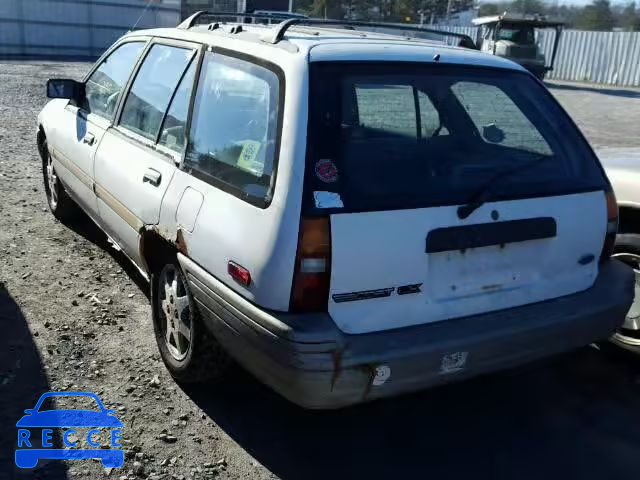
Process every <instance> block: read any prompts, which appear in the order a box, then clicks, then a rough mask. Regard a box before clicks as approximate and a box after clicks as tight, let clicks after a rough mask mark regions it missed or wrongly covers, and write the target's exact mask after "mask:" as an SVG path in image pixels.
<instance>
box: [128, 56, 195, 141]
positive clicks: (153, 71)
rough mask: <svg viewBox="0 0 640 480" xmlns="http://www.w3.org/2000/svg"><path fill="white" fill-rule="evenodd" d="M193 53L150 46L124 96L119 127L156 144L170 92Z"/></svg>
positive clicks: (175, 85)
mask: <svg viewBox="0 0 640 480" xmlns="http://www.w3.org/2000/svg"><path fill="white" fill-rule="evenodd" d="M193 56H194V50H192V49H187V48H178V47H172V46H168V45H160V44H157V45H153V46H152V47H151V49H150V50H149V53H148V54H147V56H146V58H145V59H144V61H143V63H142V66H141V67H140V70H139V71H138V74H137V75H136V78H135V80H134V81H133V85H132V86H131V90H130V92H129V94H128V95H127V99H126V101H125V104H124V107H123V109H122V115H121V117H120V125H122V126H123V127H125V128H128V129H129V130H131V131H133V132H135V133H137V134H138V135H142V136H143V137H145V138H148V139H149V140H153V141H154V142H155V140H156V138H157V137H158V132H159V130H160V125H161V124H162V120H163V118H164V114H165V112H166V110H167V107H168V106H169V102H170V101H171V98H172V96H173V92H174V91H175V90H176V87H177V86H178V82H179V81H180V79H181V78H182V74H183V73H184V71H185V69H186V68H187V66H188V65H189V62H190V61H191V59H192V58H193Z"/></svg>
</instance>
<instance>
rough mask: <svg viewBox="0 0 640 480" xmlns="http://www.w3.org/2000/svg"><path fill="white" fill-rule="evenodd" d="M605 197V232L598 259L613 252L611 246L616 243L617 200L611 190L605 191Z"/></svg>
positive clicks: (604, 258) (605, 257) (602, 258)
mask: <svg viewBox="0 0 640 480" xmlns="http://www.w3.org/2000/svg"><path fill="white" fill-rule="evenodd" d="M605 197H606V199H607V233H606V236H605V238H604V245H603V247H602V254H600V261H601V262H602V261H604V260H607V259H609V257H610V256H611V255H612V254H613V248H614V247H615V245H616V234H617V233H618V202H617V201H616V196H615V195H614V194H613V191H611V190H609V191H607V192H606V193H605Z"/></svg>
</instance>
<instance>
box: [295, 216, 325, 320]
mask: <svg viewBox="0 0 640 480" xmlns="http://www.w3.org/2000/svg"><path fill="white" fill-rule="evenodd" d="M330 277H331V231H330V228H329V218H328V217H323V218H303V219H302V221H301V222H300V235H299V238H298V252H297V254H296V264H295V271H294V274H293V288H292V290H291V310H292V311H295V312H322V311H327V302H328V299H329V280H330Z"/></svg>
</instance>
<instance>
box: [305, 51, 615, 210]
mask: <svg viewBox="0 0 640 480" xmlns="http://www.w3.org/2000/svg"><path fill="white" fill-rule="evenodd" d="M309 102H310V121H309V130H308V138H309V142H310V144H309V148H308V159H307V162H308V163H307V168H306V169H305V172H306V183H305V195H304V205H305V209H307V210H321V209H323V208H338V209H340V211H341V212H348V211H368V210H389V209H402V208H420V207H429V206H441V205H459V204H463V203H467V202H468V201H469V200H470V198H471V197H472V196H473V195H474V194H475V193H476V192H477V191H478V189H480V188H481V187H483V186H484V184H485V183H486V182H487V181H489V179H491V178H492V177H494V176H495V175H496V174H498V173H502V172H504V171H510V173H509V175H507V176H505V177H504V181H502V182H501V183H500V185H496V187H495V188H494V189H493V191H492V192H491V194H492V198H490V199H489V200H501V199H505V200H506V199H517V198H527V197H541V196H554V195H563V194H569V193H578V192H583V191H593V190H598V189H601V188H603V186H604V179H603V176H602V173H601V169H600V168H599V166H598V164H597V161H596V159H595V157H594V156H593V153H592V152H591V151H590V149H589V148H588V145H587V144H586V142H585V141H584V139H583V138H582V137H581V136H580V134H579V132H578V131H577V130H576V128H575V126H574V125H573V124H572V123H571V121H570V120H569V119H568V117H567V115H566V113H565V112H564V111H563V110H562V109H561V108H560V107H559V106H558V105H557V103H556V102H554V101H553V100H552V99H551V98H550V97H549V93H548V92H546V90H544V88H542V87H540V85H538V84H537V82H536V81H535V80H534V79H532V78H531V77H530V76H529V75H527V74H522V73H519V72H516V71H507V70H492V69H483V68H479V67H464V66H445V65H437V66H428V65H426V66H425V65H418V64H410V63H398V62H385V63H377V64H373V63H371V64H349V63H340V64H338V63H329V62H320V63H315V64H312V66H311V88H310V99H309ZM519 166H523V168H522V170H518V167H519ZM525 167H526V168H525ZM511 171H513V172H511ZM318 192H324V193H321V194H320V195H318V194H317V193H318ZM327 192H328V193H327ZM335 194H337V195H338V196H339V197H336V195H335ZM318 198H324V199H326V198H332V199H334V200H332V201H331V202H328V203H327V202H324V203H323V202H322V201H320V202H318V200H317V199H318ZM336 198H339V200H338V201H336V200H335V199H336ZM327 205H328V207H327Z"/></svg>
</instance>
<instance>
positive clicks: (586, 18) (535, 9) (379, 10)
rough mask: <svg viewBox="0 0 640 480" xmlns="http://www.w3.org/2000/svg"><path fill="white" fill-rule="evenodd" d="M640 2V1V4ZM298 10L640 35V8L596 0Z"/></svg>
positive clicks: (401, 1) (339, 3) (307, 2)
mask: <svg viewBox="0 0 640 480" xmlns="http://www.w3.org/2000/svg"><path fill="white" fill-rule="evenodd" d="M639 1H640V0H639ZM294 5H295V10H296V11H297V12H300V13H305V14H307V15H310V16H313V17H320V18H333V19H351V20H368V21H384V22H401V23H432V22H444V21H446V18H447V12H448V13H449V14H452V15H453V14H456V13H457V12H462V11H465V10H470V9H473V8H475V9H477V10H478V16H484V15H498V14H501V13H504V12H509V13H514V14H528V15H533V14H538V15H543V16H546V17H547V18H549V19H554V20H561V21H564V22H566V23H567V26H568V27H569V28H575V29H578V30H603V31H610V30H614V29H616V30H624V31H640V5H638V4H636V2H635V1H631V2H630V3H627V4H614V5H612V4H611V3H610V2H609V0H593V2H592V3H591V4H588V5H585V6H577V5H560V4H558V2H557V0H551V1H543V0H511V1H491V0H490V1H488V2H482V3H479V4H478V3H476V2H475V1H474V0H294Z"/></svg>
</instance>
